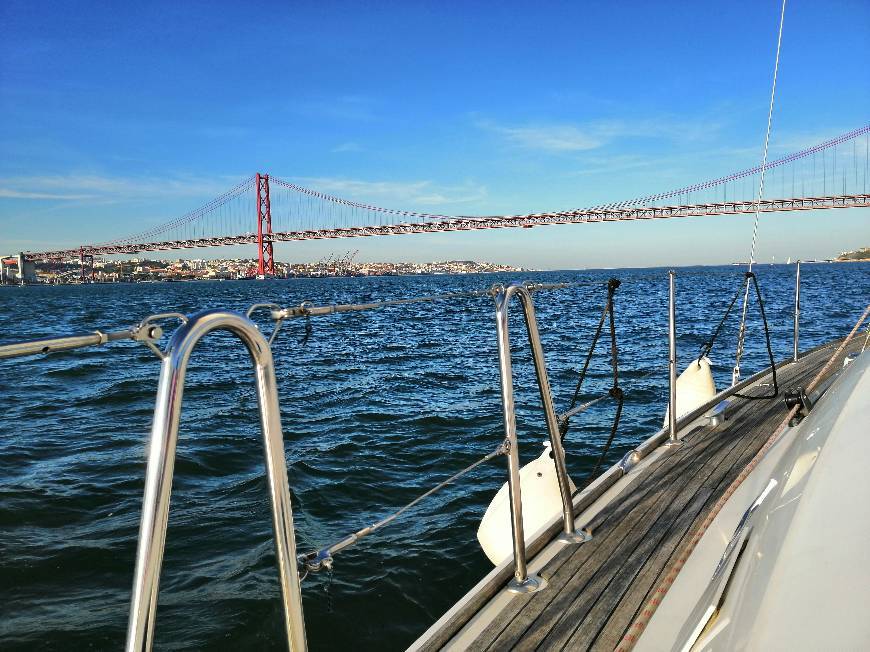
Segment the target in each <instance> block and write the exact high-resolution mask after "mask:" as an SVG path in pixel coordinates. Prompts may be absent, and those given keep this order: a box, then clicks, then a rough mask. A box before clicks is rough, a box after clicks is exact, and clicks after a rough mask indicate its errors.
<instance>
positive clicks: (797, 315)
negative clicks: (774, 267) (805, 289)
mask: <svg viewBox="0 0 870 652" xmlns="http://www.w3.org/2000/svg"><path fill="white" fill-rule="evenodd" d="M800 319H801V261H797V269H796V271H795V277H794V355H793V356H792V361H793V362H797V361H798V354H799V350H798V341H799V339H800V334H799V330H800Z"/></svg>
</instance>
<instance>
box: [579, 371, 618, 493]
mask: <svg viewBox="0 0 870 652" xmlns="http://www.w3.org/2000/svg"><path fill="white" fill-rule="evenodd" d="M610 395H611V396H612V397H613V398H615V399H616V401H617V403H616V414H615V415H614V417H613V424H612V425H611V426H610V436H609V437H608V438H607V441H606V442H605V444H604V448H602V449H601V454H600V455H599V456H598V460H597V461H596V462H595V466H594V467H592V470H591V471H590V472H589V473H588V474H587V475H586V479H585V480H583V484H582V485H581V488H582V489H585V488H586V487H588V486H589V484H590V483H591V482H592V481H593V480H594V479H595V478H596V477H597V476H598V469H600V468H601V464H602V462H604V458H605V457H607V453H608V452H610V445H611V444H612V443H613V438H614V437H616V431H617V429H618V428H619V419H620V417H622V404H623V403H624V402H625V394H623V392H622V389H621V388H619V387H613V388H612V389H611V390H610Z"/></svg>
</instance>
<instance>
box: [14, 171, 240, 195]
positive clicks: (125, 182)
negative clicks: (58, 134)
mask: <svg viewBox="0 0 870 652" xmlns="http://www.w3.org/2000/svg"><path fill="white" fill-rule="evenodd" d="M240 180H241V179H240V178H238V177H226V176H224V177H216V178H213V179H209V180H203V179H199V178H193V177H184V176H172V177H154V176H149V177H137V178H132V177H112V176H103V175H98V174H57V175H42V176H26V177H0V198H9V199H35V200H63V201H77V200H107V199H108V200H114V201H124V200H130V199H137V200H138V199H154V198H161V197H164V198H165V197H197V198H202V197H211V196H217V195H220V194H221V193H223V192H226V191H227V190H228V189H229V188H231V187H232V186H233V185H235V184H236V183H238V182H239V181H240Z"/></svg>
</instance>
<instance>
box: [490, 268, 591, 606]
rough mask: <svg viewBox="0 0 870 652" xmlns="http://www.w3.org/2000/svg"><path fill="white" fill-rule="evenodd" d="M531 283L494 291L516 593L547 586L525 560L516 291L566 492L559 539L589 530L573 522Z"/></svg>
mask: <svg viewBox="0 0 870 652" xmlns="http://www.w3.org/2000/svg"><path fill="white" fill-rule="evenodd" d="M531 289H533V287H532V288H530V287H529V286H526V285H524V284H521V283H513V284H511V285H508V286H507V287H506V288H503V289H501V290H500V291H499V292H498V293H497V294H496V295H495V305H496V308H495V316H496V330H497V333H498V361H499V373H500V376H501V396H502V409H503V414H504V429H505V437H506V441H507V449H508V490H509V493H510V506H511V531H512V534H513V549H514V577H513V579H512V580H511V581H510V583H509V585H508V589H509V590H510V591H513V592H516V593H532V592H534V591H539V590H540V589H542V588H544V586H546V581H545V580H544V579H543V578H541V577H538V576H536V575H529V573H528V568H527V562H526V542H525V533H524V531H523V503H522V490H521V487H520V460H519V451H518V445H517V423H516V411H515V406H514V386H513V369H512V366H511V350H510V332H509V328H508V322H509V314H508V309H509V307H510V302H511V299H512V298H513V297H514V296H517V297H518V298H519V300H520V304H521V305H522V308H523V317H524V319H525V323H526V332H527V334H528V338H529V345H530V346H531V349H532V360H533V362H534V366H535V375H536V378H537V381H538V389H539V390H540V393H541V402H542V403H543V406H544V415H545V419H546V422H547V432H548V433H549V436H550V446H551V449H552V451H553V461H554V463H555V466H556V478H557V479H558V482H559V493H560V494H561V497H562V534H561V535H560V537H559V540H560V541H562V542H564V543H581V542H583V541H586V540H588V538H589V537H588V536H587V535H585V534H583V533H579V532H577V531H576V530H575V527H574V502H573V497H572V495H571V485H570V481H569V479H568V472H567V469H566V468H565V450H564V448H563V447H562V437H561V434H560V431H559V422H558V418H557V417H556V410H555V408H554V406H553V396H552V392H551V390H550V381H549V378H548V376H547V365H546V361H545V359H544V349H543V347H542V345H541V337H540V333H539V332H538V321H537V318H536V317H535V307H534V302H533V301H532V293H531V291H530V290H531Z"/></svg>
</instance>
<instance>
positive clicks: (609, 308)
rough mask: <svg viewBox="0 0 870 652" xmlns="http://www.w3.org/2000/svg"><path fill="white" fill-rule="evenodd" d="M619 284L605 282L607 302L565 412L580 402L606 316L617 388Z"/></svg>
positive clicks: (563, 428)
mask: <svg viewBox="0 0 870 652" xmlns="http://www.w3.org/2000/svg"><path fill="white" fill-rule="evenodd" d="M620 284H621V281H620V280H619V279H616V278H612V279H610V280H609V281H608V282H607V300H606V301H605V302H604V309H603V310H602V311H601V317H600V318H599V319H598V327H597V328H596V329H595V335H594V336H593V337H592V344H590V345H589V351H588V352H587V353H586V360H585V361H584V362H583V369H582V370H581V371H580V376H579V378H578V379H577V387H576V388H575V389H574V396H573V397H572V398H571V404H570V405H569V406H568V409H567V410H566V412H570V411H571V410H573V409H574V407H575V406H576V405H577V402H578V401H579V400H580V390H581V389H582V388H583V381H584V380H585V379H586V372H587V371H588V370H589V363H590V362H591V361H592V354H593V353H595V347H596V345H597V344H598V339H599V338H600V337H601V331H602V330H603V329H604V320H605V319H606V318H607V315H608V314H609V315H610V331H611V347H612V349H613V356H614V357H613V360H614V366H613V373H614V387H616V386H617V376H618V373H619V372H618V367H617V366H616V364H615V359H616V352H615V351H616V349H615V344H616V326H615V324H614V318H613V295H614V294H615V293H616V289H617V288H618V287H619V286H620ZM568 421H569V420H568V419H567V418H566V419H564V420H563V421H562V423H560V424H559V430H560V432H561V435H562V442H564V441H565V435H566V434H568Z"/></svg>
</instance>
